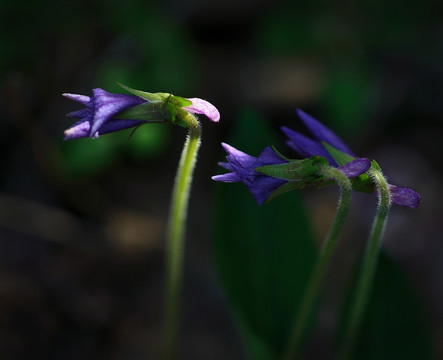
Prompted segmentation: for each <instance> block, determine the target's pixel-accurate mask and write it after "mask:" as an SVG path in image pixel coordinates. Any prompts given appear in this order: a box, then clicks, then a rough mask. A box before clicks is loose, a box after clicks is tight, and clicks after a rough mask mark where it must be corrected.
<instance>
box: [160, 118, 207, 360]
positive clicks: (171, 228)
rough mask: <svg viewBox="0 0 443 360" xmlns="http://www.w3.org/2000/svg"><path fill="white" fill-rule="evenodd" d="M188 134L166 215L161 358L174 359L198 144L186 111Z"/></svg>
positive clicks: (195, 126) (197, 131)
mask: <svg viewBox="0 0 443 360" xmlns="http://www.w3.org/2000/svg"><path fill="white" fill-rule="evenodd" d="M187 115H189V116H187V118H186V119H185V120H186V122H187V123H188V124H189V127H188V129H189V133H188V137H187V138H186V142H185V145H184V147H183V151H182V155H181V158H180V163H179V166H178V170H177V175H176V178H175V185H174V190H173V195H172V202H171V210H170V214H169V223H168V235H167V250H166V292H165V299H164V302H165V303H164V311H165V313H164V323H163V347H164V348H163V354H164V359H165V360H172V359H175V357H176V355H177V354H176V353H177V334H178V327H179V321H178V317H179V300H180V288H181V280H182V266H183V265H182V263H183V250H184V240H185V229H186V216H187V210H188V202H189V193H190V190H191V182H192V174H193V171H194V168H195V163H196V160H197V152H198V149H199V147H200V135H201V131H200V124H199V123H198V121H197V119H196V118H195V117H194V116H192V115H191V114H187Z"/></svg>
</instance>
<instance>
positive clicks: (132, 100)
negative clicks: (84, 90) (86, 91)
mask: <svg viewBox="0 0 443 360" xmlns="http://www.w3.org/2000/svg"><path fill="white" fill-rule="evenodd" d="M93 94H94V97H93V100H92V102H93V105H94V109H93V110H94V115H93V118H92V125H91V130H90V134H89V136H91V137H92V136H94V135H96V133H97V132H98V131H99V129H100V128H101V127H102V126H103V124H105V123H106V122H107V121H109V120H110V119H112V117H114V116H115V115H117V114H118V113H119V112H121V111H123V110H125V109H128V108H130V107H133V106H136V105H139V104H142V103H144V102H146V100H144V99H142V98H139V97H137V96H133V95H126V94H111V93H108V92H107V91H105V90H103V89H99V88H98V89H94V90H93ZM116 130H117V128H115V130H113V131H116Z"/></svg>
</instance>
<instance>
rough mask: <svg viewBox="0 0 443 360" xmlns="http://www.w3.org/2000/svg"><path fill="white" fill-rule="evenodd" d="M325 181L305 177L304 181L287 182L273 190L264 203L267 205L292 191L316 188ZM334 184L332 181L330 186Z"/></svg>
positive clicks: (320, 178) (319, 178)
mask: <svg viewBox="0 0 443 360" xmlns="http://www.w3.org/2000/svg"><path fill="white" fill-rule="evenodd" d="M324 183H325V181H324V179H323V177H318V178H315V177H313V176H312V177H307V178H306V179H304V180H295V181H288V182H287V183H285V184H283V185H281V186H279V187H278V188H277V189H275V190H274V191H273V192H272V193H271V194H270V195H269V196H268V197H267V198H266V201H265V203H266V204H267V203H269V202H270V201H271V200H274V199H275V198H276V197H277V196H280V195H281V194H284V193H287V192H289V191H292V190H301V189H306V188H307V187H311V186H317V185H322V184H324ZM333 184H335V183H334V182H333V181H332V182H331V184H330V185H333Z"/></svg>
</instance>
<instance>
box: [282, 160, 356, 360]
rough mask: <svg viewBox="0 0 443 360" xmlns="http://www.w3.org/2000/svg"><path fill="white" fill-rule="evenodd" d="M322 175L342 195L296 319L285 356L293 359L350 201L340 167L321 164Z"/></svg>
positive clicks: (320, 173) (345, 178)
mask: <svg viewBox="0 0 443 360" xmlns="http://www.w3.org/2000/svg"><path fill="white" fill-rule="evenodd" d="M319 175H323V176H326V177H328V178H332V179H334V180H335V181H336V182H337V183H338V185H339V187H340V198H339V201H338V205H337V212H336V214H335V218H334V221H333V223H332V226H331V229H330V230H329V233H328V235H327V237H326V239H325V241H324V243H323V246H322V249H321V251H320V254H319V256H318V259H317V262H316V264H315V267H314V269H313V272H312V274H311V278H310V280H309V283H308V287H307V289H306V291H305V294H304V297H303V299H302V302H301V304H300V307H299V309H298V313H297V316H296V317H295V319H294V324H293V327H292V331H291V335H290V340H289V343H288V345H287V347H286V349H285V352H284V357H283V358H284V359H286V360H292V359H294V358H295V356H296V355H297V352H298V349H299V346H300V344H301V342H302V340H303V335H304V333H305V330H306V326H307V324H308V320H309V316H310V315H311V313H312V309H313V307H314V304H315V300H316V299H317V297H318V293H319V290H320V286H321V284H322V280H323V277H324V274H325V272H326V269H327V266H328V264H329V260H330V259H331V255H332V252H333V250H334V248H335V246H336V244H337V240H338V237H339V235H340V233H341V231H342V229H343V225H344V223H345V220H346V216H347V214H348V210H349V205H350V204H351V194H352V185H351V182H350V181H349V179H348V178H347V177H346V176H345V175H344V174H343V173H342V172H341V171H340V170H338V169H336V168H333V167H322V168H321V169H320V171H319Z"/></svg>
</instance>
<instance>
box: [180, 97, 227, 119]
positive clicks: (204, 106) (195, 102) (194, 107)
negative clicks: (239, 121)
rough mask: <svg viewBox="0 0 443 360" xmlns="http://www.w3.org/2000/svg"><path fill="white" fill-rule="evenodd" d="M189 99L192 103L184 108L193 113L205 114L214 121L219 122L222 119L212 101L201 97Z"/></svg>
mask: <svg viewBox="0 0 443 360" xmlns="http://www.w3.org/2000/svg"><path fill="white" fill-rule="evenodd" d="M188 100H189V101H191V102H192V104H191V105H189V106H185V107H184V108H183V109H185V110H187V111H189V112H190V113H192V114H203V115H205V116H206V117H208V118H209V120H211V121H213V122H218V121H219V120H220V113H219V112H218V110H217V108H216V107H215V106H214V105H212V104H211V103H210V102H208V101H206V100H203V99H199V98H191V99H188Z"/></svg>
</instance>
